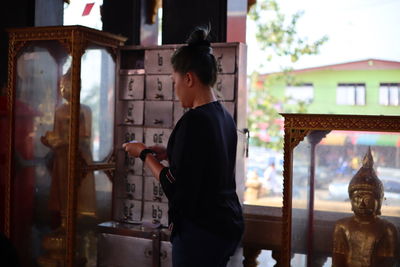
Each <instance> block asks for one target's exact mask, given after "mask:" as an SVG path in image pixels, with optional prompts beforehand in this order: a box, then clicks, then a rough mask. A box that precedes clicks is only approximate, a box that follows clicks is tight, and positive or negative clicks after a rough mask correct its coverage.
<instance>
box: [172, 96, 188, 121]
mask: <svg viewBox="0 0 400 267" xmlns="http://www.w3.org/2000/svg"><path fill="white" fill-rule="evenodd" d="M188 110H189V109H187V108H183V107H182V105H181V102H177V101H175V102H174V125H176V124H177V123H178V121H179V120H180V118H182V116H183V114H185V112H186V111H188Z"/></svg>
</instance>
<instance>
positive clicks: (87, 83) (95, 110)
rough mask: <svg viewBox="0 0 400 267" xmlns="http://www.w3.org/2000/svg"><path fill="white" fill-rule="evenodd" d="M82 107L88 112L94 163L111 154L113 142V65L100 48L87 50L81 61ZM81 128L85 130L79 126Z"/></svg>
mask: <svg viewBox="0 0 400 267" xmlns="http://www.w3.org/2000/svg"><path fill="white" fill-rule="evenodd" d="M81 85H82V88H81V99H80V102H81V106H84V107H88V108H89V109H90V110H91V126H90V127H91V129H90V131H91V136H90V140H89V142H90V148H91V149H92V158H93V160H94V161H104V160H106V158H107V156H109V155H110V154H111V152H112V146H113V138H114V134H113V133H114V128H113V125H114V102H115V96H114V91H115V90H114V88H115V62H114V59H113V58H112V56H111V55H110V53H109V52H108V51H107V50H106V49H104V48H101V47H96V46H93V47H90V48H89V49H88V50H86V52H85V54H84V55H83V57H82V73H81ZM81 127H87V125H86V124H84V123H82V122H81Z"/></svg>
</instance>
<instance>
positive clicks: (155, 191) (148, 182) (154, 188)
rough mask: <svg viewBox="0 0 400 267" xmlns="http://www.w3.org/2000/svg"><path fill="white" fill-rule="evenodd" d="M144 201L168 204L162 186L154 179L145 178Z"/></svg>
mask: <svg viewBox="0 0 400 267" xmlns="http://www.w3.org/2000/svg"><path fill="white" fill-rule="evenodd" d="M143 199H144V200H145V201H154V202H168V199H167V196H166V195H165V194H164V191H163V190H162V187H161V184H160V183H159V182H158V181H157V180H156V179H154V178H153V177H144V194H143Z"/></svg>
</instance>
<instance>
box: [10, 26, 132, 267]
mask: <svg viewBox="0 0 400 267" xmlns="http://www.w3.org/2000/svg"><path fill="white" fill-rule="evenodd" d="M124 42H125V38H123V37H120V36H115V35H112V34H108V33H104V32H100V31H97V30H93V29H89V28H86V27H81V26H68V27H36V28H22V29H11V30H9V75H8V77H9V80H8V112H9V125H8V129H9V132H8V134H7V145H6V149H7V157H6V158H7V164H6V165H5V166H6V170H5V174H6V179H5V194H4V197H5V200H4V203H5V208H4V210H5V212H4V226H3V228H4V232H5V233H6V235H7V236H8V237H10V238H11V240H12V242H13V244H14V245H15V247H16V248H17V251H18V255H19V259H20V264H21V266H84V265H86V266H94V265H95V263H96V246H97V245H96V243H97V242H96V236H95V234H94V229H95V227H96V225H97V224H98V223H100V222H102V221H105V220H109V219H111V216H112V215H111V207H112V180H111V178H112V176H111V175H110V174H111V172H112V171H113V170H114V169H115V162H114V157H113V156H112V155H113V140H114V138H113V136H114V110H115V70H116V52H117V48H118V47H119V46H121V45H122V44H123V43H124Z"/></svg>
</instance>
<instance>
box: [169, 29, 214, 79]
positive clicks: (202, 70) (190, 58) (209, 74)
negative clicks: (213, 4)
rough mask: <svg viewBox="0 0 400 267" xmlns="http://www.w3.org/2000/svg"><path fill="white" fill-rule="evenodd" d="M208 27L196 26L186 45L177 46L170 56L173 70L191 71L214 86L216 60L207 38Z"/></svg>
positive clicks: (180, 71)
mask: <svg viewBox="0 0 400 267" xmlns="http://www.w3.org/2000/svg"><path fill="white" fill-rule="evenodd" d="M209 33H210V27H196V29H195V30H194V31H193V32H192V33H191V34H190V36H189V38H188V39H187V41H186V43H187V45H185V46H181V47H180V48H178V49H177V50H176V51H175V53H174V54H173V55H172V57H171V64H172V67H173V68H174V71H176V72H179V73H182V74H184V73H187V72H189V71H193V72H194V73H195V74H196V75H197V77H199V79H200V81H201V82H202V83H203V84H205V85H208V86H214V84H215V82H216V81H217V62H216V60H215V57H214V55H213V54H212V48H211V47H210V41H209V39H208V36H209Z"/></svg>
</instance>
